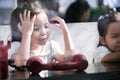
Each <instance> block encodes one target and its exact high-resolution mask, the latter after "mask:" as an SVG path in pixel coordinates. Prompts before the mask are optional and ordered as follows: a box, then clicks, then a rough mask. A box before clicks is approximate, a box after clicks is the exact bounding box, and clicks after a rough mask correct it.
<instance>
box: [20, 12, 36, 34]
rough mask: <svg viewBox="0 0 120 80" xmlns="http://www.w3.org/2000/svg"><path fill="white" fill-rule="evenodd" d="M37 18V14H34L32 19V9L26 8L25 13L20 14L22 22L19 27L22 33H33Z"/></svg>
mask: <svg viewBox="0 0 120 80" xmlns="http://www.w3.org/2000/svg"><path fill="white" fill-rule="evenodd" d="M35 19H36V15H34V16H33V18H32V19H30V11H28V12H27V10H25V11H24V13H23V15H22V14H20V21H21V24H20V23H19V24H18V28H19V30H20V32H21V33H22V35H25V34H30V35H32V32H33V28H34V22H35Z"/></svg>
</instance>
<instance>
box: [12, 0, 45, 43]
mask: <svg viewBox="0 0 120 80" xmlns="http://www.w3.org/2000/svg"><path fill="white" fill-rule="evenodd" d="M22 1H23V2H22ZM24 1H25V2H24ZM25 9H26V10H30V12H31V13H30V17H31V18H32V17H33V16H34V15H35V14H39V13H41V12H45V13H46V14H47V12H46V9H45V8H44V7H43V6H42V5H41V3H40V2H39V0H20V2H19V3H18V7H17V8H16V9H15V10H13V12H12V14H11V21H10V27H11V32H12V42H13V41H21V33H20V31H19V30H18V24H19V23H21V21H20V17H19V15H20V13H21V14H23V13H24V10H25ZM28 27H29V26H28Z"/></svg>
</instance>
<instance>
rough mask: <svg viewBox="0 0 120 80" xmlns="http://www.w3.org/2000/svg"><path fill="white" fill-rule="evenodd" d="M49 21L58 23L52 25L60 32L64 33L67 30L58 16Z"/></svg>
mask: <svg viewBox="0 0 120 80" xmlns="http://www.w3.org/2000/svg"><path fill="white" fill-rule="evenodd" d="M50 21H51V22H52V21H57V22H58V23H55V24H54V25H55V27H57V28H58V29H60V30H61V31H64V30H66V29H67V25H66V23H65V21H64V19H62V18H60V17H58V16H56V17H53V18H51V19H50Z"/></svg>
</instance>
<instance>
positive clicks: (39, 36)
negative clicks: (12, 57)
mask: <svg viewBox="0 0 120 80" xmlns="http://www.w3.org/2000/svg"><path fill="white" fill-rule="evenodd" d="M49 36H50V25H49V20H48V16H47V15H46V13H44V12H43V13H40V14H38V15H37V16H36V20H35V24H34V30H33V33H32V37H31V43H32V44H38V45H45V44H46V42H47V40H48V38H49Z"/></svg>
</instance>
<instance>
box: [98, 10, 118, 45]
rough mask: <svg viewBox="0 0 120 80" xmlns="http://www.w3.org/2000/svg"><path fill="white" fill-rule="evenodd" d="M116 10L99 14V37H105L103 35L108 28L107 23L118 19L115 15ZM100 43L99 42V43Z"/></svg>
mask: <svg viewBox="0 0 120 80" xmlns="http://www.w3.org/2000/svg"><path fill="white" fill-rule="evenodd" d="M115 14H116V12H114V11H110V12H109V13H106V14H104V15H101V16H100V17H99V19H98V24H97V25H98V32H99V35H100V36H101V37H103V38H104V39H105V36H106V34H107V30H108V28H109V25H110V24H111V23H114V22H117V21H118V20H117V19H116V17H115ZM99 45H101V43H99Z"/></svg>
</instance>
